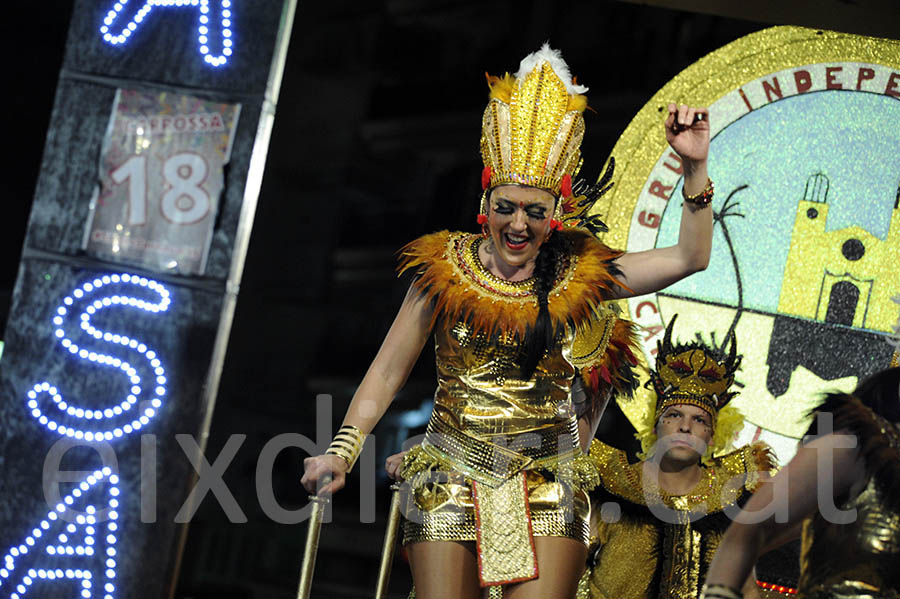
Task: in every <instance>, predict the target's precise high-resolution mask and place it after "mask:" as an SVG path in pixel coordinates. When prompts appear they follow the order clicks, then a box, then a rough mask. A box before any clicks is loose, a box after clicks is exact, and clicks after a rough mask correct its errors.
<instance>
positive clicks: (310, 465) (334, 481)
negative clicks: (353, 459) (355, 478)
mask: <svg viewBox="0 0 900 599" xmlns="http://www.w3.org/2000/svg"><path fill="white" fill-rule="evenodd" d="M303 470H304V471H303V478H301V479H300V483H301V484H302V485H303V488H305V489H306V490H307V491H308V492H309V493H310V494H312V495H315V494H316V487H317V486H318V483H319V480H320V479H322V478H323V477H326V476H327V477H330V478H331V482H329V483H327V484H325V485H323V486H322V488H321V489H319V490H318V491H319V492H318V494H319V495H328V494H331V493H334V492H336V491H340V490H341V489H343V488H344V484H345V483H346V481H347V470H348V467H347V462H346V461H344V458H341V457H339V456H336V455H331V454H325V455H317V456H312V457H309V458H306V459H305V460H303Z"/></svg>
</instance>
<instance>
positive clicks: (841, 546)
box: [798, 425, 900, 599]
mask: <svg viewBox="0 0 900 599" xmlns="http://www.w3.org/2000/svg"><path fill="white" fill-rule="evenodd" d="M883 430H884V434H885V435H886V436H887V437H888V440H889V441H890V445H891V446H893V447H894V448H895V449H896V448H898V447H900V433H898V430H897V427H896V425H894V426H893V427H892V426H891V425H886V426H885V428H884V429H883ZM839 507H840V509H843V510H848V509H855V510H856V518H855V519H854V520H853V521H852V522H850V523H848V524H832V523H830V522H828V521H827V520H825V518H823V517H822V515H821V514H820V513H817V514H816V515H815V516H813V517H811V518H810V519H808V520H807V521H806V522H804V524H803V545H802V549H801V552H800V571H801V574H800V584H799V589H798V591H799V593H798V596H800V597H815V598H826V597H827V598H844V597H846V598H860V599H862V598H869V597H872V598H876V597H890V598H897V597H900V511H898V510H897V509H896V507H894V508H892V507H891V506H890V505H889V504H888V503H887V502H886V501H885V499H884V496H883V494H882V492H881V491H880V489H879V487H878V485H877V481H876V480H875V478H874V477H870V479H869V481H868V482H867V484H866V486H865V488H864V489H863V491H862V492H861V493H860V494H859V495H858V496H857V497H855V498H853V499H851V500H849V501H846V502H844V503H843V504H842V505H840V506H839Z"/></svg>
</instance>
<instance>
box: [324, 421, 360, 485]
mask: <svg viewBox="0 0 900 599" xmlns="http://www.w3.org/2000/svg"><path fill="white" fill-rule="evenodd" d="M365 441H366V436H365V435H364V434H363V432H362V431H361V430H359V429H358V428H356V427H355V426H350V425H346V424H345V425H344V426H342V427H341V428H340V430H339V431H338V432H337V434H336V435H335V436H334V439H333V440H332V441H331V445H330V446H329V447H328V449H327V450H326V451H325V455H336V456H338V457H339V458H341V459H342V460H344V461H345V462H347V473H348V474H349V473H350V470H352V469H353V465H354V464H355V463H356V460H357V458H359V454H360V452H361V451H362V447H363V443H365Z"/></svg>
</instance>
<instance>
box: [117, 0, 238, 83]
mask: <svg viewBox="0 0 900 599" xmlns="http://www.w3.org/2000/svg"><path fill="white" fill-rule="evenodd" d="M127 4H128V0H116V2H115V3H114V4H113V5H112V7H110V9H109V12H107V13H106V17H105V18H104V19H103V25H102V26H101V27H100V33H101V34H103V41H105V42H107V43H109V44H112V45H114V46H119V45H124V44H127V43H128V41H129V40H130V39H131V36H132V35H133V34H134V33H135V32H137V30H138V29H139V28H140V27H141V25H142V24H143V23H144V21H145V20H146V19H147V18H148V15H149V14H150V12H151V11H152V10H153V9H154V8H158V7H164V8H169V7H172V6H175V7H179V8H181V7H185V6H189V7H191V8H193V9H195V10H197V11H198V12H199V18H198V20H197V21H198V22H197V44H198V50H199V52H200V55H201V56H203V60H204V61H205V62H206V63H207V64H209V65H211V66H214V67H220V66H222V65H224V64H225V63H226V62H228V57H229V56H231V54H232V53H233V51H234V42H233V41H232V39H231V21H232V14H231V0H220V8H219V19H218V24H217V25H216V26H214V25H213V22H212V21H211V19H210V7H209V4H210V1H209V0H144V5H143V6H141V8H140V9H138V11H137V12H136V13H135V14H134V15H133V16H132V17H131V20H130V21H129V22H128V23H127V24H126V25H125V26H124V27H122V28H121V29H120V30H119V32H118V33H113V29H112V28H113V27H114V26H115V24H116V23H117V22H118V21H119V19H120V18H121V17H122V12H123V11H124V10H125V6H126V5H127ZM215 29H218V32H219V33H220V34H221V42H220V44H221V48H220V49H221V54H219V55H218V56H213V54H212V51H211V50H210V38H211V37H212V36H213V31H214V30H215Z"/></svg>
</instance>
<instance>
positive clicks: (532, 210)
mask: <svg viewBox="0 0 900 599" xmlns="http://www.w3.org/2000/svg"><path fill="white" fill-rule="evenodd" d="M515 211H516V204H515V203H514V202H511V201H510V200H507V199H504V198H498V199H496V200H495V201H494V212H496V213H497V214H512V213H513V212H515ZM525 214H527V215H528V217H529V218H536V219H539V220H543V219H545V218H547V208H546V207H544V206H542V205H540V204H529V205H527V206H525Z"/></svg>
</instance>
